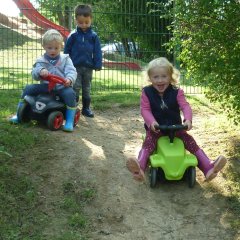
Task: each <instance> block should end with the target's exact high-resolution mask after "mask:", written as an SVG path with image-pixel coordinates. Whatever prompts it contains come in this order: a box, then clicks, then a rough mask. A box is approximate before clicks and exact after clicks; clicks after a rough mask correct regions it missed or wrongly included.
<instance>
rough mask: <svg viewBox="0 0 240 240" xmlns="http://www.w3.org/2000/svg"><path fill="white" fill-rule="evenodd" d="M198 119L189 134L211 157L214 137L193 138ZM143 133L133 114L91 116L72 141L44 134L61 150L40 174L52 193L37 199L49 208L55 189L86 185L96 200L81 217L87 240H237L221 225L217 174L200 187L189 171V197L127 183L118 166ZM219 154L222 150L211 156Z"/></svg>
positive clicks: (184, 190)
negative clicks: (87, 225) (88, 228)
mask: <svg viewBox="0 0 240 240" xmlns="http://www.w3.org/2000/svg"><path fill="white" fill-rule="evenodd" d="M202 119H203V118H202V116H198V115H196V114H195V127H194V129H193V130H192V131H191V134H192V135H194V136H195V138H196V140H197V142H198V143H199V145H201V146H202V147H204V148H207V150H209V151H211V144H210V142H211V143H214V144H212V145H213V147H214V146H215V145H219V144H216V142H215V140H214V138H215V137H217V135H218V132H217V131H219V134H221V130H219V129H218V130H216V132H215V134H214V135H213V136H212V137H210V136H209V135H208V133H201V131H200V125H201V124H202V121H203V120H202ZM143 133H144V130H143V122H142V119H141V117H140V115H139V111H138V109H137V108H136V109H132V108H131V109H114V110H113V109H112V110H107V111H105V112H96V117H95V118H94V119H86V118H84V117H82V118H81V120H80V126H79V127H77V128H76V129H75V131H74V133H70V134H66V133H64V132H62V131H58V132H53V133H51V134H54V135H55V136H56V137H57V138H58V139H59V141H60V144H61V146H63V147H62V150H60V149H59V150H58V151H54V152H56V153H54V155H52V157H54V158H55V160H52V161H51V164H49V163H47V164H46V173H45V174H50V178H49V179H50V180H49V181H50V182H51V183H52V185H51V186H52V188H51V189H48V188H46V189H45V190H44V191H45V195H48V196H49V199H50V200H51V198H54V197H57V195H58V191H60V190H59V189H60V186H61V185H62V183H63V181H64V180H66V179H69V178H71V179H73V180H75V181H76V182H77V181H82V182H88V184H92V185H94V186H95V188H96V189H97V193H96V197H95V199H94V200H93V201H92V202H91V203H90V204H88V205H87V206H86V207H85V209H84V211H85V213H86V214H87V215H88V216H89V218H90V219H91V220H92V223H93V226H92V232H91V237H90V239H96V240H102V239H109V240H110V239H111V240H126V239H127V240H135V239H136V240H137V239H138V240H162V239H167V240H170V239H171V240H175V239H176V240H180V239H184V240H185V239H196V240H198V239H206V240H211V239H214V240H215V239H221V240H225V239H226V240H230V239H238V236H236V235H235V236H234V233H233V232H232V231H231V229H230V225H229V224H228V215H229V214H228V207H227V202H226V199H225V197H224V191H223V189H222V187H221V186H222V185H223V184H222V182H223V181H224V177H223V175H222V174H220V176H219V177H218V178H217V179H215V180H214V181H212V182H211V183H204V181H203V176H202V174H201V173H200V172H199V171H197V184H196V186H195V187H194V188H193V189H189V188H188V186H187V183H185V182H174V183H173V182H170V183H169V182H168V183H164V184H162V185H158V186H157V187H156V188H155V189H151V188H150V187H149V185H148V183H147V184H139V183H137V182H135V181H134V180H133V179H132V177H131V175H130V173H129V172H128V171H127V169H126V167H125V162H126V158H127V157H128V156H129V155H132V154H135V153H136V150H137V148H139V147H140V145H141V136H142V134H143ZM203 139H204V141H203ZM58 144H59V143H58ZM225 147H226V145H223V144H222V145H221V146H220V148H219V149H217V150H216V154H219V152H220V151H224V148H225ZM53 148H54V147H53ZM49 151H52V149H49ZM218 151H219V152H218ZM211 157H213V156H211ZM56 159H57V161H56ZM50 200H46V201H50ZM53 222H54V223H53ZM54 228H56V230H57V222H56V221H52V222H50V223H49V230H50V229H51V231H52V230H53V229H54ZM45 234H47V233H45ZM235 234H236V233H235Z"/></svg>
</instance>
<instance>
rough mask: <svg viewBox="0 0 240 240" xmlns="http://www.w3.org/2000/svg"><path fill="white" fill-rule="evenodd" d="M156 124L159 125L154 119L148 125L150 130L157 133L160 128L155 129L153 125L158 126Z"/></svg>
mask: <svg viewBox="0 0 240 240" xmlns="http://www.w3.org/2000/svg"><path fill="white" fill-rule="evenodd" d="M158 125H159V124H158V123H157V122H156V121H154V122H153V123H152V124H151V125H150V128H151V130H152V131H153V132H155V133H159V132H160V130H159V129H156V127H155V126H158Z"/></svg>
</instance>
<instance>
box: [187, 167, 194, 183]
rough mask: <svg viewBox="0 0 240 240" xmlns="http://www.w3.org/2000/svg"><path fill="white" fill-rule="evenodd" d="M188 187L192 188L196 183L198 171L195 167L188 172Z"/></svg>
mask: <svg viewBox="0 0 240 240" xmlns="http://www.w3.org/2000/svg"><path fill="white" fill-rule="evenodd" d="M187 181H188V186H189V187H190V188H192V187H193V186H194V185H195V182H196V169H195V167H189V168H188V170H187Z"/></svg>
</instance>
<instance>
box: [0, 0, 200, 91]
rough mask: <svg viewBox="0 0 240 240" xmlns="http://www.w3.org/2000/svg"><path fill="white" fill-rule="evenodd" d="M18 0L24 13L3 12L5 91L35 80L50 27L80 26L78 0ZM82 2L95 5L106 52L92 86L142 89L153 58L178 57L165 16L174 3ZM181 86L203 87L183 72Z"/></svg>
mask: <svg viewBox="0 0 240 240" xmlns="http://www.w3.org/2000/svg"><path fill="white" fill-rule="evenodd" d="M9 1H10V0H9ZM14 1H15V3H16V4H17V5H18V7H19V9H20V10H21V14H20V16H19V17H9V16H6V15H3V14H0V90H5V89H22V88H23V87H24V86H25V85H26V84H29V83H32V82H33V80H32V78H31V74H30V73H31V69H32V65H33V63H34V61H35V60H36V58H38V57H39V56H40V55H42V54H43V49H42V46H41V37H42V34H43V33H44V32H45V31H46V30H47V29H49V28H56V29H58V30H60V31H61V32H62V33H64V34H65V35H67V33H68V31H71V30H72V29H74V28H75V23H74V14H73V9H74V6H75V4H73V3H72V5H71V4H69V1H62V4H61V5H54V3H53V2H54V1H53V2H52V3H51V1H48V2H50V5H47V1H44V0H42V1H38V2H40V3H38V4H36V1H35V0H33V1H28V0H14ZM70 2H73V1H70ZM81 2H83V3H84V2H85V3H89V4H91V5H92V6H93V29H94V30H95V31H96V32H97V33H98V35H99V37H100V40H101V43H102V52H103V57H104V59H103V66H104V67H103V69H102V70H101V71H99V72H94V77H93V82H92V91H134V90H138V89H139V88H141V87H142V86H143V85H144V84H145V83H144V82H143V79H142V74H141V73H142V69H143V68H144V66H145V65H146V64H147V63H148V62H149V61H150V60H152V59H153V58H155V57H159V56H165V57H167V58H168V59H169V60H170V61H172V62H174V56H173V55H171V54H169V53H168V52H167V50H166V46H165V44H166V43H167V42H168V41H169V39H170V38H171V32H170V31H169V30H168V25H169V24H170V22H171V19H169V18H166V17H165V15H166V13H167V11H170V10H171V8H172V6H171V5H168V6H167V5H166V4H162V2H164V1H160V2H161V3H160V2H159V1H147V0H137V1H136V0H119V1H101V0H98V1H94V0H92V1H81ZM108 2H109V3H108ZM64 31H65V32H64ZM181 85H182V87H183V88H184V89H185V92H186V93H201V92H202V88H201V87H198V86H195V85H194V83H192V82H191V80H189V79H188V80H186V79H185V77H184V76H182V80H181Z"/></svg>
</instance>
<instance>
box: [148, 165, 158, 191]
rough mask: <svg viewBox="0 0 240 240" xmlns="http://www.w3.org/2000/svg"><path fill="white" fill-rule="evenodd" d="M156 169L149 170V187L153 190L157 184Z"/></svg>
mask: <svg viewBox="0 0 240 240" xmlns="http://www.w3.org/2000/svg"><path fill="white" fill-rule="evenodd" d="M157 172H158V171H157V168H153V167H151V168H150V187H151V188H153V187H155V186H156V183H157Z"/></svg>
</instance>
